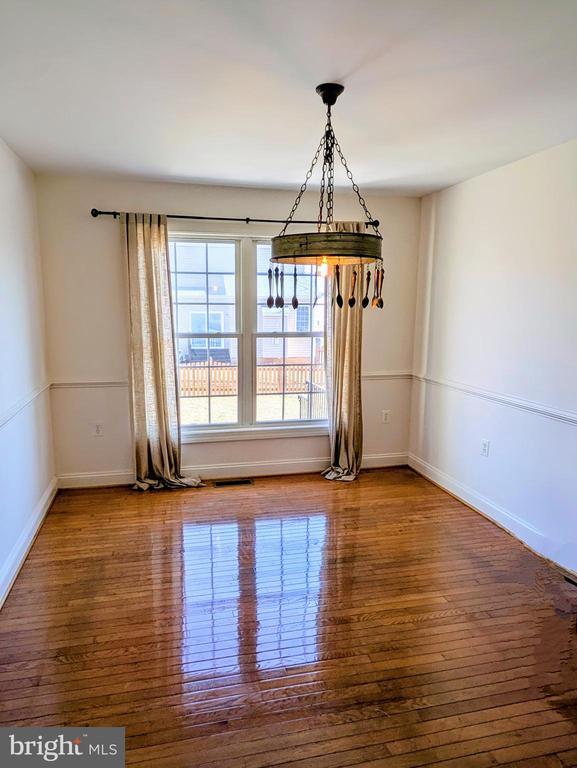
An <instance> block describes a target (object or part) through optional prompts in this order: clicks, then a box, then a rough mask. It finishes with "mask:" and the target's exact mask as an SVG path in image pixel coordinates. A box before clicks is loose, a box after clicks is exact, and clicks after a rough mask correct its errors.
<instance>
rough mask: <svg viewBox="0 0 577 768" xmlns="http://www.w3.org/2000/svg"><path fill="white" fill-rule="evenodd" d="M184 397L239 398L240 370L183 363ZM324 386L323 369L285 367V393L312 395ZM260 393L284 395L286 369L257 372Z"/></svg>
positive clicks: (267, 367) (224, 365)
mask: <svg viewBox="0 0 577 768" xmlns="http://www.w3.org/2000/svg"><path fill="white" fill-rule="evenodd" d="M179 370H180V394H181V397H207V395H208V393H209V376H210V393H211V394H212V395H236V394H237V392H238V368H237V367H236V366H234V365H229V364H228V363H211V365H210V368H209V367H207V366H206V365H204V364H203V363H180V365H179ZM311 376H312V385H313V388H316V387H322V386H324V368H323V366H322V365H313V366H312V370H311V367H310V366H309V365H286V366H285V367H284V391H285V392H288V393H295V394H297V393H299V392H308V391H309V389H310V387H311ZM256 381H257V392H258V393H259V394H280V393H282V391H283V368H282V367H281V366H275V365H262V366H258V367H257V369H256Z"/></svg>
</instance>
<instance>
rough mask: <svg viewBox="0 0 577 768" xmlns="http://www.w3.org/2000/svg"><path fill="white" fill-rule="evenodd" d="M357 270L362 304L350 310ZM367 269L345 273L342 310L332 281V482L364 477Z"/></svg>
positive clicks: (356, 225) (328, 329)
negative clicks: (363, 363) (363, 355)
mask: <svg viewBox="0 0 577 768" xmlns="http://www.w3.org/2000/svg"><path fill="white" fill-rule="evenodd" d="M332 226H333V228H334V230H335V231H337V232H364V229H365V228H364V224H363V223H362V222H356V221H350V222H349V221H337V222H335V223H334V224H333V225H332ZM353 271H356V272H357V281H356V285H355V290H354V296H355V299H356V304H355V306H354V307H349V303H348V299H349V297H350V295H351V286H352V281H353ZM364 283H365V273H364V268H363V267H362V266H359V265H357V266H344V267H341V268H340V284H341V293H342V294H343V298H344V303H343V306H342V307H341V308H339V307H338V306H337V303H336V301H335V290H336V286H335V281H334V278H332V277H331V278H330V280H329V285H328V290H327V298H328V297H329V296H331V297H332V300H331V301H328V300H327V302H326V322H325V368H326V382H327V394H328V417H329V433H330V447H331V465H330V467H328V468H327V469H325V470H324V472H323V473H322V474H323V475H324V477H326V478H327V479H328V480H343V481H351V480H354V479H355V478H356V477H357V475H358V474H359V472H360V469H361V461H362V457H363V409H362V402H361V351H362V338H363V311H362V309H361V306H360V305H361V301H362V299H363V286H364Z"/></svg>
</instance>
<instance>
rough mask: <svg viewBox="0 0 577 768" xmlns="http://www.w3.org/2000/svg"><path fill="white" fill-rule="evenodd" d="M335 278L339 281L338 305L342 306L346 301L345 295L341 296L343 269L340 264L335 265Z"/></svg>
mask: <svg viewBox="0 0 577 768" xmlns="http://www.w3.org/2000/svg"><path fill="white" fill-rule="evenodd" d="M335 279H336V282H337V306H338V307H339V308H341V307H342V306H343V304H344V302H343V297H342V296H341V270H340V267H339V265H338V264H337V265H336V267H335Z"/></svg>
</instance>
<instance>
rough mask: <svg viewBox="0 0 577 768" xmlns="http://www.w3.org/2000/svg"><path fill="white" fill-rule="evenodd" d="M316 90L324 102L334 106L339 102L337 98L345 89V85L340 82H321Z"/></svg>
mask: <svg viewBox="0 0 577 768" xmlns="http://www.w3.org/2000/svg"><path fill="white" fill-rule="evenodd" d="M315 90H316V92H317V93H318V95H319V96H320V97H321V99H322V100H323V104H326V105H327V106H328V107H332V106H333V105H334V104H336V103H337V99H338V98H339V96H340V95H341V93H342V92H343V91H344V90H345V86H344V85H341V84H340V83H321V84H320V85H317V87H316V89H315Z"/></svg>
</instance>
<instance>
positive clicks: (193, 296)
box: [173, 273, 206, 303]
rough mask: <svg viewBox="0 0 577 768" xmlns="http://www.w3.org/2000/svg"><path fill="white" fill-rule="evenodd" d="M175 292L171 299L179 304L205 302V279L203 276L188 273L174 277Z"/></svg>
mask: <svg viewBox="0 0 577 768" xmlns="http://www.w3.org/2000/svg"><path fill="white" fill-rule="evenodd" d="M175 286H176V291H175V296H174V297H173V298H174V300H175V301H177V302H179V303H181V302H186V301H188V302H194V303H197V302H202V303H205V302H206V277H205V276H204V275H191V274H188V273H185V274H177V275H176V283H175Z"/></svg>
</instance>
